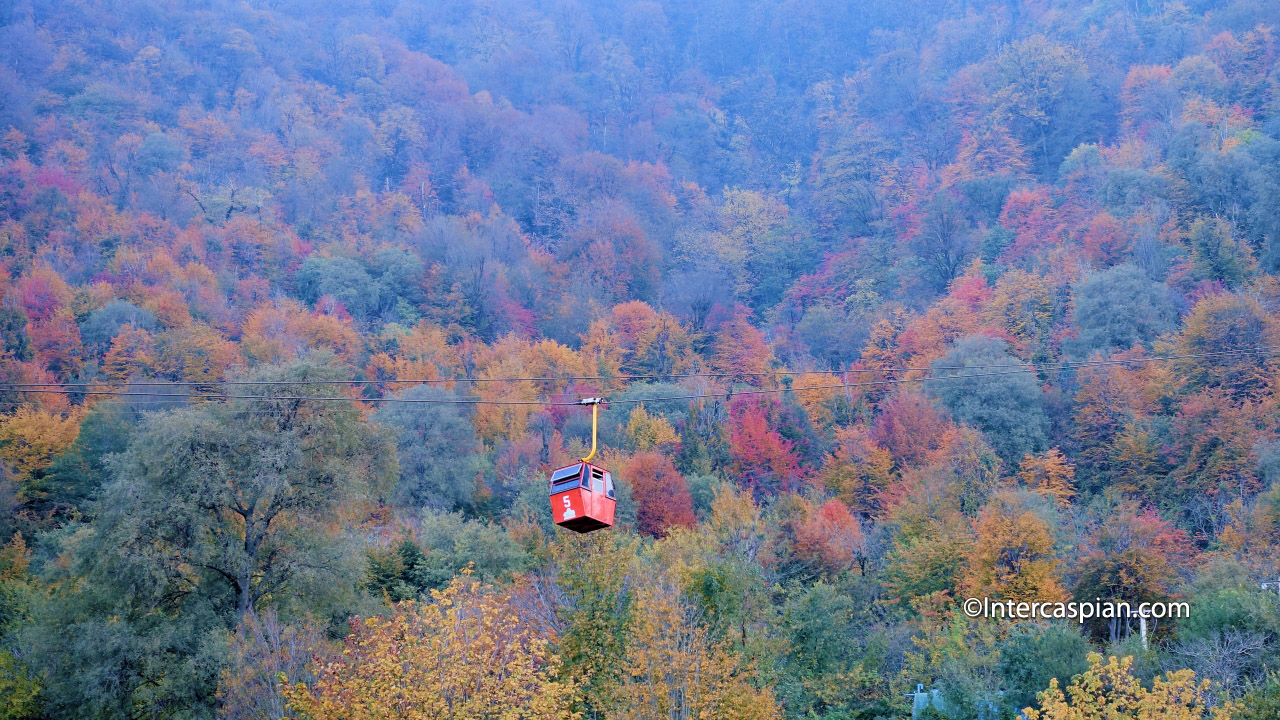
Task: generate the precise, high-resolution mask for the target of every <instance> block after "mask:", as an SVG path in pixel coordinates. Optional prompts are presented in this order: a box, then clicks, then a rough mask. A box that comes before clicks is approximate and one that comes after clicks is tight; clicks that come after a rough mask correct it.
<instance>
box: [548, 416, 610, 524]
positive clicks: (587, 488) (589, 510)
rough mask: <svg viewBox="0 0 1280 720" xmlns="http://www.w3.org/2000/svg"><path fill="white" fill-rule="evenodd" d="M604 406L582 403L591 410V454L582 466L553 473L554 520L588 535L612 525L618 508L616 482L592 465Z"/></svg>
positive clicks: (552, 498) (574, 466)
mask: <svg viewBox="0 0 1280 720" xmlns="http://www.w3.org/2000/svg"><path fill="white" fill-rule="evenodd" d="M601 402H603V400H602V399H600V398H586V399H584V400H583V401H582V402H580V403H579V404H580V405H590V406H591V452H590V453H588V454H587V456H586V457H584V458H582V462H580V463H574V464H573V465H569V466H567V467H562V468H560V469H559V470H556V471H555V472H553V473H551V516H552V517H553V518H555V521H556V524H557V525H559V526H560V527H565V528H569V529H570V530H573V531H574V532H580V533H589V532H591V531H592V530H599V529H600V528H607V527H610V526H612V525H613V511H614V507H615V506H616V505H617V500H616V499H615V497H614V493H613V478H612V477H610V475H609V471H608V470H605V469H604V468H600V467H596V466H595V465H592V464H591V460H592V458H594V457H595V456H596V426H597V424H598V422H597V421H598V420H599V412H600V403H601Z"/></svg>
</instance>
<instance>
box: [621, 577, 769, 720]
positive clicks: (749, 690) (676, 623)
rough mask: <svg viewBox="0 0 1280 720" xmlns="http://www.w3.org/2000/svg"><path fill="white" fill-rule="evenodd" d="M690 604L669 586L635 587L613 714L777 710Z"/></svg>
mask: <svg viewBox="0 0 1280 720" xmlns="http://www.w3.org/2000/svg"><path fill="white" fill-rule="evenodd" d="M693 615H694V611H693V608H692V607H691V606H690V605H689V604H687V603H686V602H685V601H683V600H682V599H681V597H680V594H679V592H678V591H677V590H675V589H674V588H672V587H669V586H663V585H649V586H646V587H644V588H642V589H640V590H638V591H637V593H636V618H635V622H634V624H633V626H632V629H631V641H630V644H629V647H628V651H627V672H626V673H625V674H624V677H623V681H622V688H621V692H620V693H619V694H618V695H619V699H620V701H619V703H618V705H617V706H616V707H615V708H613V709H612V710H611V711H610V712H609V714H608V717H609V718H611V719H613V720H658V719H659V718H669V719H670V720H713V719H714V720H757V719H760V720H764V719H767V718H778V717H780V712H779V709H778V704H777V702H776V701H775V700H774V698H773V694H772V693H771V692H770V691H769V690H768V689H763V690H762V689H757V688H756V687H754V686H752V685H751V684H750V683H749V682H747V679H746V677H745V674H744V672H743V669H742V668H741V667H740V666H739V664H738V662H737V661H736V659H735V658H734V657H733V655H732V654H731V653H729V652H728V651H727V650H726V649H725V648H723V647H719V646H716V645H714V644H713V643H712V642H711V641H710V639H709V638H708V636H707V631H706V628H704V627H702V626H701V625H699V624H698V623H697V622H696V621H695V619H694V618H693Z"/></svg>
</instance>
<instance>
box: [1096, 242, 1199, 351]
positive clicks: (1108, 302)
mask: <svg viewBox="0 0 1280 720" xmlns="http://www.w3.org/2000/svg"><path fill="white" fill-rule="evenodd" d="M1176 321H1177V311H1176V310H1175V308H1174V306H1173V300H1172V298H1171V297H1170V293H1169V290H1168V288H1167V287H1165V285H1164V284H1163V283H1159V282H1155V281H1153V280H1151V279H1149V278H1147V276H1146V275H1145V274H1144V273H1143V272H1142V271H1141V270H1140V269H1138V268H1137V267H1135V266H1133V265H1128V264H1125V265H1117V266H1115V267H1113V268H1110V269H1108V270H1104V271H1102V272H1100V273H1094V274H1091V275H1087V276H1085V278H1084V279H1082V280H1081V281H1079V282H1078V283H1076V284H1075V285H1074V286H1073V287H1072V289H1071V324H1072V325H1073V326H1074V327H1075V328H1076V333H1077V336H1076V340H1075V343H1074V347H1075V349H1076V352H1077V353H1079V354H1080V355H1088V354H1089V353H1091V352H1094V351H1100V352H1102V353H1104V354H1107V353H1109V352H1111V351H1113V350H1127V349H1128V348H1130V347H1132V346H1134V345H1137V344H1140V343H1150V342H1151V341H1152V340H1154V339H1156V338H1157V337H1159V336H1160V335H1163V334H1164V333H1166V332H1169V331H1170V330H1172V329H1173V328H1174V323H1175V322H1176Z"/></svg>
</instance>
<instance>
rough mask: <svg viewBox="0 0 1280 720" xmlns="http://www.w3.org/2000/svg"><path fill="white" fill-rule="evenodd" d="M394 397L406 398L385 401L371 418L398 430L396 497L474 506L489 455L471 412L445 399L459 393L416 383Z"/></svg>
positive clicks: (438, 505) (429, 504) (433, 505)
mask: <svg viewBox="0 0 1280 720" xmlns="http://www.w3.org/2000/svg"><path fill="white" fill-rule="evenodd" d="M396 397H398V398H400V399H402V400H404V401H406V402H390V403H383V405H382V406H381V407H380V408H378V411H377V412H375V413H374V414H373V418H372V419H373V420H374V421H375V422H378V423H381V424H383V425H386V426H387V427H389V428H391V429H392V431H393V432H394V433H395V437H396V450H397V457H398V458H399V463H400V474H399V480H398V481H397V482H396V487H395V491H394V495H393V498H394V500H395V502H396V503H398V504H400V505H403V506H405V507H410V508H430V509H432V510H445V511H449V510H454V509H458V508H464V507H468V506H470V505H471V504H472V503H473V502H474V497H475V494H476V490H477V486H478V483H479V481H480V475H481V473H482V472H483V471H484V469H485V461H484V456H483V454H482V453H483V448H482V447H481V444H480V440H479V439H478V438H477V437H476V431H475V427H474V426H473V425H472V424H471V420H470V417H469V413H468V412H467V411H466V410H463V409H461V408H462V407H463V406H459V405H456V404H449V403H448V402H447V401H448V400H452V399H456V398H457V397H458V396H457V395H455V394H454V393H452V392H450V391H448V390H445V389H443V388H440V387H436V386H433V385H418V386H415V387H411V388H409V389H408V390H404V391H402V392H401V393H399V394H398V395H397V396H396ZM442 458H448V460H447V461H445V462H441V459H442Z"/></svg>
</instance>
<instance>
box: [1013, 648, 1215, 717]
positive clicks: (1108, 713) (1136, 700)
mask: <svg viewBox="0 0 1280 720" xmlns="http://www.w3.org/2000/svg"><path fill="white" fill-rule="evenodd" d="M1132 666H1133V658H1132V657H1126V658H1123V659H1117V658H1115V657H1111V658H1108V659H1107V662H1106V664H1103V662H1102V656H1101V655H1099V654H1098V653H1089V669H1088V670H1087V671H1085V672H1084V673H1083V674H1081V675H1080V676H1078V677H1076V678H1075V679H1074V680H1072V681H1071V685H1070V686H1068V687H1067V691H1066V692H1065V693H1064V692H1063V691H1062V690H1061V689H1060V688H1059V687H1058V680H1057V678H1054V679H1053V680H1050V681H1049V689H1048V690H1045V691H1044V692H1042V693H1040V709H1039V710H1035V709H1033V708H1027V709H1026V710H1025V712H1026V715H1027V718H1028V720H1118V719H1120V718H1124V719H1125V720H1228V718H1230V717H1231V713H1232V712H1233V708H1232V706H1231V705H1230V704H1227V705H1224V706H1220V707H1216V708H1212V709H1210V708H1209V707H1208V706H1207V702H1206V698H1207V696H1208V690H1209V681H1208V680H1202V681H1200V682H1196V674H1195V673H1194V672H1192V671H1190V670H1178V671H1176V672H1170V673H1166V674H1165V675H1164V677H1158V678H1156V679H1155V682H1154V683H1152V686H1151V689H1150V690H1148V689H1146V688H1145V687H1143V686H1142V683H1141V682H1139V681H1138V678H1136V677H1134V676H1133V673H1132Z"/></svg>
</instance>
